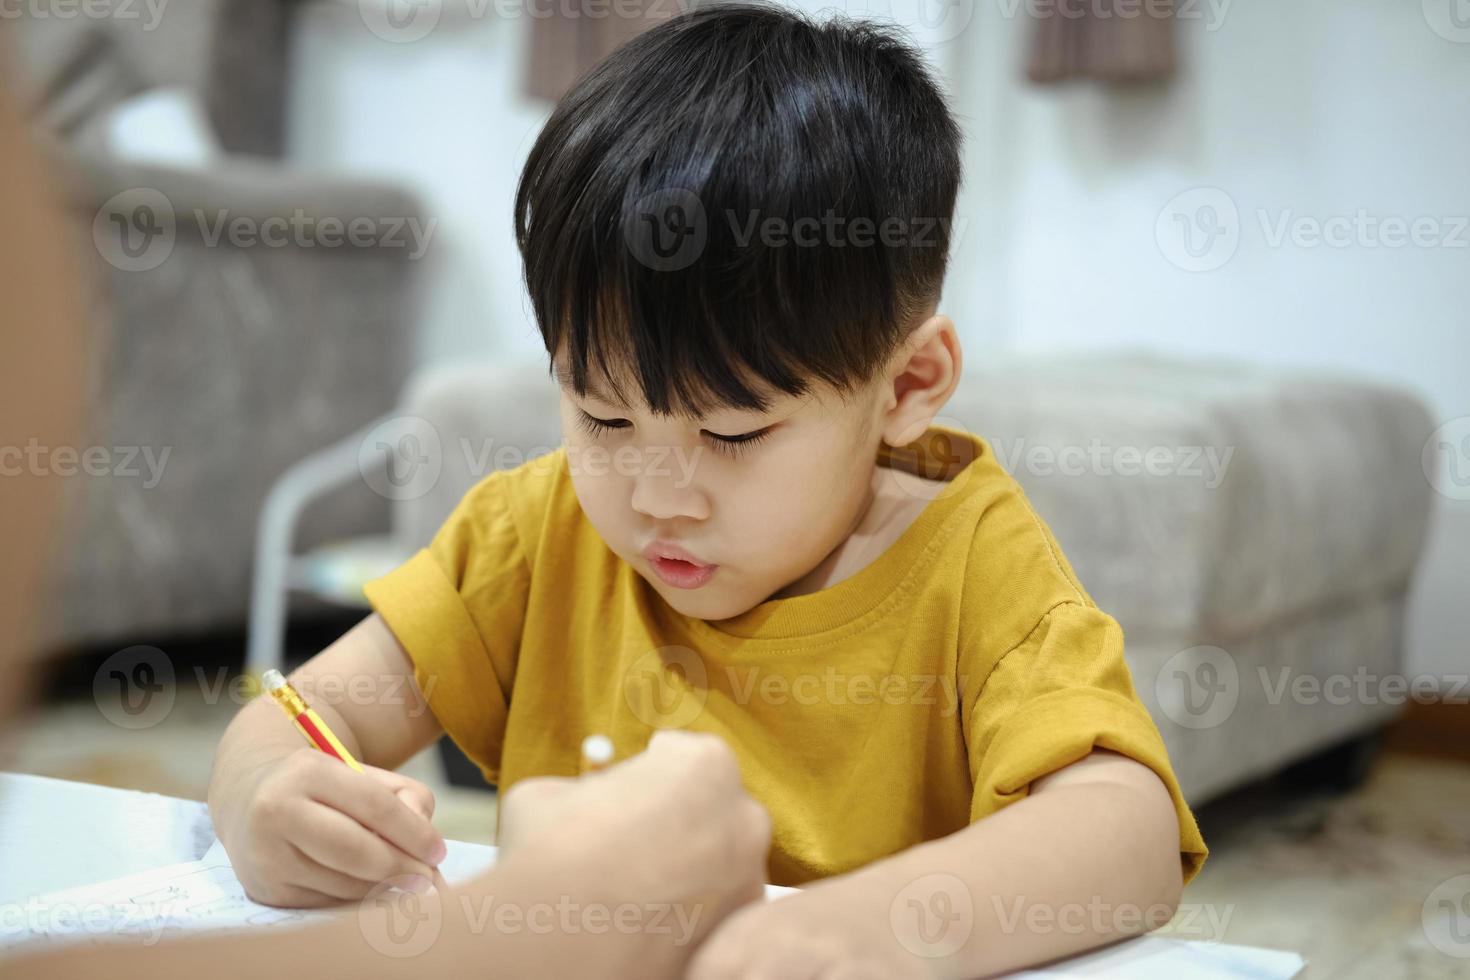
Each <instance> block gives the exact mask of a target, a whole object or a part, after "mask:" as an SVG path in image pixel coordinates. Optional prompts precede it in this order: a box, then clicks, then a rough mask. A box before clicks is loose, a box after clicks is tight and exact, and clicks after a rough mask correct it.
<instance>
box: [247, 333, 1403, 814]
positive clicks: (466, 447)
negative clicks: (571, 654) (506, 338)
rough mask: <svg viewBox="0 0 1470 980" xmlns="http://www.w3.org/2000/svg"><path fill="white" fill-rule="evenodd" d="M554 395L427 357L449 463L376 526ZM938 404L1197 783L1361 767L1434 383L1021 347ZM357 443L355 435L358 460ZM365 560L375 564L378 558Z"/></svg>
mask: <svg viewBox="0 0 1470 980" xmlns="http://www.w3.org/2000/svg"><path fill="white" fill-rule="evenodd" d="M557 398H558V394H557V389H556V387H555V385H554V384H553V383H552V381H551V380H550V379H549V378H548V377H547V376H546V371H545V369H544V367H543V366H541V365H539V364H525V365H515V364H512V365H495V364H482V365H475V364H466V365H460V366H456V367H452V368H441V369H435V370H431V371H427V372H424V373H422V374H420V375H417V376H415V378H414V380H413V382H412V383H411V384H410V385H409V387H408V389H407V391H406V392H405V395H404V398H403V399H402V401H401V403H400V405H399V407H398V409H397V416H398V417H399V418H400V419H405V420H413V422H414V425H415V426H416V427H417V429H416V431H418V432H419V433H420V434H421V436H423V438H424V439H425V440H432V441H433V442H434V443H436V446H437V450H438V452H437V458H438V459H439V460H440V461H441V463H442V465H441V467H440V468H438V469H437V470H436V471H435V473H434V474H433V478H432V479H431V480H426V481H424V482H423V483H421V484H420V485H419V486H418V487H416V488H415V490H414V492H413V493H410V494H405V495H403V496H402V498H401V499H396V500H394V502H393V520H392V532H391V534H390V535H389V536H388V537H387V538H379V539H369V540H368V542H366V547H368V548H369V549H370V550H371V549H377V551H376V553H377V554H379V555H382V556H384V557H385V558H386V559H387V560H389V561H396V560H401V558H402V557H404V556H407V555H409V554H411V553H412V552H413V551H414V550H415V549H417V548H419V547H421V546H423V545H424V544H426V543H427V542H428V541H429V539H430V538H431V537H432V536H433V533H434V531H435V530H436V529H437V528H438V527H439V525H440V523H441V522H442V521H443V520H444V519H445V518H446V517H448V516H449V513H450V511H451V510H452V509H453V507H454V505H455V504H456V503H457V502H458V501H459V499H460V498H461V497H462V496H463V495H464V493H465V492H466V491H467V490H468V489H469V488H470V487H471V486H473V484H474V483H475V482H477V481H478V480H479V479H480V478H482V477H483V476H485V475H486V474H487V473H488V472H490V470H491V469H495V468H503V467H505V466H509V465H516V464H517V463H518V462H519V461H524V460H528V459H531V458H534V457H536V456H539V455H541V454H542V453H544V452H546V451H549V450H550V449H553V448H555V447H556V446H558V445H560V441H561V439H560V431H559V422H558V413H557V410H556V406H557ZM937 421H938V422H939V423H940V424H944V425H948V426H951V427H955V428H961V429H964V430H966V431H970V432H974V433H976V434H978V435H980V436H983V437H984V438H985V439H987V441H989V443H990V445H991V447H992V449H994V450H995V452H996V454H997V456H998V457H999V458H1000V460H1001V462H1002V464H1003V465H1005V466H1006V467H1007V469H1009V470H1010V471H1011V472H1012V474H1013V475H1014V476H1015V477H1016V478H1017V479H1018V480H1019V481H1020V482H1021V484H1022V486H1023V487H1024V488H1025V490H1026V493H1027V495H1028V496H1029V497H1030V498H1031V500H1032V502H1033V504H1034V505H1035V507H1036V509H1037V511H1038V512H1039V513H1040V515H1041V516H1042V518H1043V519H1045V520H1046V521H1047V522H1048V524H1049V525H1050V526H1051V528H1052V530H1053V531H1054V532H1055V534H1056V536H1057V538H1058V540H1059V541H1060V543H1061V545H1062V548H1063V550H1064V551H1065V552H1066V554H1067V557H1068V558H1069V559H1070V560H1071V562H1072V564H1073V566H1074V567H1075V569H1076V571H1077V574H1078V576H1079V577H1080V578H1081V580H1082V583H1083V585H1084V586H1085V587H1086V588H1087V589H1088V591H1089V592H1090V593H1091V595H1092V596H1093V598H1094V599H1095V600H1096V601H1097V603H1098V605H1099V606H1101V607H1102V608H1103V609H1105V610H1107V611H1108V612H1110V613H1111V614H1113V615H1114V616H1115V617H1117V619H1118V620H1119V622H1120V623H1121V624H1122V626H1123V629H1124V632H1125V634H1126V636H1127V656H1128V661H1129V665H1130V668H1131V670H1132V672H1133V680H1134V685H1135V686H1136V687H1137V689H1138V693H1139V695H1140V697H1142V698H1143V700H1144V702H1145V703H1146V704H1147V705H1148V706H1149V708H1150V710H1151V711H1152V712H1153V714H1154V717H1155V720H1156V721H1157V723H1158V725H1159V727H1160V730H1161V731H1162V732H1163V734H1164V738H1165V741H1166V742H1167V743H1168V746H1169V752H1170V756H1171V758H1172V760H1173V762H1174V765H1175V769H1176V771H1177V773H1178V775H1179V779H1180V782H1181V784H1182V786H1183V789H1184V791H1185V793H1186V794H1187V795H1188V796H1189V799H1190V801H1191V802H1192V803H1194V804H1196V805H1197V804H1199V803H1202V802H1204V801H1205V800H1207V799H1209V798H1211V797H1214V796H1218V795H1220V794H1222V793H1224V792H1226V791H1228V790H1230V789H1233V788H1235V787H1237V786H1240V785H1242V784H1245V783H1247V782H1250V781H1251V780H1253V779H1255V778H1257V777H1261V776H1265V775H1268V774H1270V773H1273V772H1275V771H1277V770H1280V769H1282V768H1284V767H1286V766H1288V765H1290V764H1292V763H1296V762H1299V761H1301V760H1304V759H1308V758H1309V757H1313V756H1317V757H1319V758H1322V759H1325V760H1326V761H1327V762H1329V763H1332V764H1334V765H1337V766H1339V767H1340V768H1341V770H1342V771H1339V772H1336V773H1329V774H1328V775H1330V776H1332V777H1333V778H1341V779H1350V778H1351V777H1353V776H1354V775H1361V773H1362V772H1363V771H1365V770H1364V766H1363V763H1364V762H1365V761H1366V753H1365V752H1364V751H1363V749H1364V747H1367V746H1371V745H1372V744H1373V741H1374V739H1375V736H1376V733H1377V732H1378V730H1379V729H1380V728H1381V727H1382V726H1383V725H1384V724H1386V723H1387V722H1388V721H1389V720H1390V719H1391V718H1392V717H1393V716H1394V715H1395V714H1396V713H1397V712H1398V710H1399V708H1400V706H1401V705H1402V704H1403V703H1404V701H1405V700H1406V698H1405V697H1395V696H1394V692H1393V691H1392V690H1389V691H1387V692H1384V691H1382V690H1380V688H1379V686H1378V685H1379V684H1380V682H1381V681H1383V680H1384V679H1386V678H1391V677H1394V676H1402V674H1403V672H1404V669H1405V668H1404V662H1403V661H1404V603H1405V596H1406V594H1407V591H1408V588H1409V585H1410V581H1411V578H1412V575H1413V572H1414V568H1415V564H1416V562H1417V561H1418V558H1419V554H1420V551H1421V549H1422V546H1423V542H1424V536H1425V532H1426V527H1427V524H1428V520H1429V514H1430V509H1431V498H1432V491H1431V489H1430V487H1429V485H1428V484H1427V483H1426V482H1425V481H1424V479H1423V474H1422V472H1421V470H1420V459H1419V448H1420V447H1421V446H1422V445H1423V443H1424V439H1425V436H1426V435H1427V433H1428V432H1429V431H1430V429H1431V428H1432V425H1431V423H1430V421H1429V416H1428V414H1427V412H1426V410H1425V408H1424V407H1423V405H1422V403H1421V402H1420V401H1419V399H1418V398H1417V397H1415V396H1413V395H1411V394H1408V393H1406V392H1405V391H1402V390H1400V389H1397V388H1394V387H1390V386H1385V385H1382V384H1379V383H1374V382H1369V381H1360V380H1355V379H1353V378H1350V377H1340V376H1330V375H1314V374H1307V373H1301V372H1288V371H1274V370H1269V369H1266V368H1261V367H1255V366H1250V365H1245V364H1232V363H1229V362H1218V361H1217V362H1209V363H1204V362H1197V361H1189V360H1180V359H1170V358H1162V357H1156V356H1147V355H1140V354H1129V353H1118V354H1112V355H1108V356H1094V357H1088V358H1072V359H1064V360H1060V361H1058V360H1055V359H1047V360H1027V359H1024V358H1015V359H999V360H991V361H989V362H987V363H986V364H984V365H983V366H981V367H980V368H978V369H973V370H968V371H967V374H966V376H965V378H964V379H963V380H962V382H961V385H960V389H959V391H958V392H956V394H955V396H954V398H953V399H952V400H951V401H950V402H949V404H947V405H946V406H945V409H944V411H943V413H942V415H941V416H940V418H939V419H938V420H937ZM497 453H501V454H503V455H497ZM356 459H357V455H356V454H355V453H354V454H351V455H350V456H349V455H347V454H345V453H344V454H342V455H341V456H339V464H338V465H339V470H340V472H343V473H347V472H348V471H349V470H351V469H355V466H356ZM338 554H341V555H346V556H349V558H348V560H344V561H341V562H338V563H337V565H336V567H337V569H338V572H337V573H336V574H332V573H330V572H326V571H321V572H319V573H318V574H316V575H315V576H308V579H314V580H315V581H316V582H318V583H320V584H319V585H318V586H317V587H318V588H319V589H321V590H324V591H329V592H331V593H332V594H336V595H344V594H345V595H351V594H352V593H353V592H354V590H356V591H357V593H358V594H359V595H360V580H359V581H356V582H354V581H352V578H353V576H352V570H353V567H354V565H353V558H352V557H351V556H352V555H353V552H352V551H351V550H350V549H345V550H342V551H340V552H338ZM332 558H333V553H332V552H330V551H328V552H321V553H318V554H316V555H310V554H308V555H306V556H303V557H302V558H300V559H297V563H296V567H297V568H298V570H300V569H306V568H310V567H311V566H312V564H313V563H317V564H318V565H320V564H321V563H323V562H325V563H327V564H328V565H330V564H331V562H332ZM267 561H268V559H267V558H264V557H263V558H262V559H261V567H265V565H266V563H267ZM357 567H358V568H359V570H360V571H361V572H362V573H363V575H362V578H366V577H368V575H370V574H377V573H378V571H377V570H378V568H379V567H380V565H376V564H374V563H373V562H365V563H360V564H359V565H358V566H357ZM299 580H300V577H299V576H298V581H299ZM264 585H265V586H266V587H268V588H271V589H275V590H282V589H284V583H283V581H282V580H280V579H277V580H276V581H273V582H270V583H264ZM358 601H359V602H361V600H360V599H359V600H358ZM363 608H364V609H366V608H367V607H366V604H365V603H364V604H363ZM259 649H260V650H261V652H260V654H259V656H260V657H261V658H262V659H260V660H259V661H258V662H257V663H256V664H255V665H254V666H255V667H256V669H260V668H262V667H264V666H272V665H274V663H275V661H274V660H273V658H274V657H275V656H276V655H277V654H275V653H272V652H271V651H273V650H278V646H277V647H272V646H270V645H269V643H267V644H266V645H264V646H262V647H261V648H259ZM1303 675H1305V676H1309V677H1310V678H1316V679H1321V678H1328V677H1338V676H1341V677H1345V678H1349V679H1351V678H1354V677H1355V676H1358V675H1361V676H1363V677H1364V678H1365V680H1364V683H1366V684H1368V685H1369V686H1368V687H1367V692H1368V696H1366V697H1361V696H1358V695H1357V693H1356V689H1354V693H1352V694H1351V696H1348V697H1346V698H1344V697H1342V696H1341V693H1340V692H1338V693H1334V692H1333V691H1331V690H1325V689H1324V690H1318V691H1317V692H1316V693H1315V695H1313V694H1311V692H1307V693H1306V694H1303V693H1302V692H1300V691H1298V692H1297V693H1293V692H1294V688H1293V683H1294V682H1295V680H1296V678H1297V677H1299V676H1303ZM1355 683H1356V682H1355ZM1283 703H1286V704H1290V705H1291V707H1292V709H1293V710H1289V711H1286V710H1276V709H1278V708H1279V707H1280V705H1282V704H1283ZM450 764H451V767H453V760H452V759H450ZM451 771H452V770H451ZM475 778H476V780H478V776H476V777H475Z"/></svg>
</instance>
